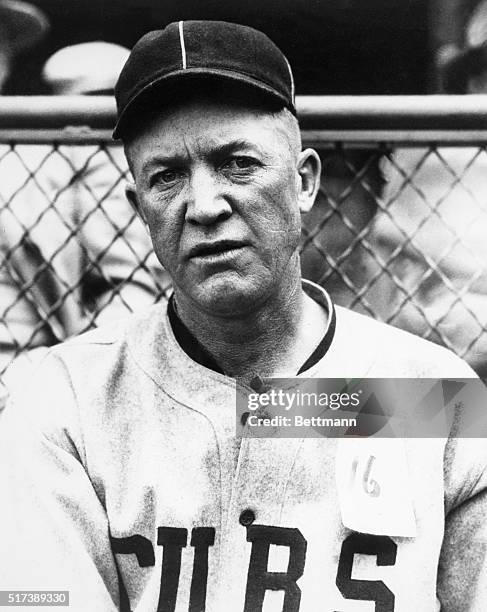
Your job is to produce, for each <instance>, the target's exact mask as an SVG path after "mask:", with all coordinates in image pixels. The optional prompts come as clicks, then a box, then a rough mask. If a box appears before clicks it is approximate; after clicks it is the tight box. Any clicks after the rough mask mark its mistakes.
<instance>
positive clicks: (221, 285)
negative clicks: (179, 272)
mask: <svg viewBox="0 0 487 612" xmlns="http://www.w3.org/2000/svg"><path fill="white" fill-rule="evenodd" d="M263 289H264V288H263V286H262V283H260V282H258V281H257V280H255V279H249V278H245V277H242V276H241V275H239V274H237V273H224V274H214V275H212V276H211V277H210V278H208V279H206V280H205V281H204V282H202V283H200V284H199V285H198V287H197V288H196V290H195V288H193V290H192V292H191V293H192V298H193V301H194V302H196V304H197V305H198V306H199V307H200V308H201V309H202V310H204V311H205V312H207V313H208V314H213V315H216V316H220V317H232V318H235V317H239V316H242V317H244V316H246V315H249V314H251V313H252V312H254V311H255V310H256V309H257V308H258V307H259V306H260V304H261V302H262V298H263V294H264V293H265V291H263Z"/></svg>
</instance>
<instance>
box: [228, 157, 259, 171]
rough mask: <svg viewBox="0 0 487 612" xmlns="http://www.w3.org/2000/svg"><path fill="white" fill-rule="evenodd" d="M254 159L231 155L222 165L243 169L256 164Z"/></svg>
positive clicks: (233, 168)
mask: <svg viewBox="0 0 487 612" xmlns="http://www.w3.org/2000/svg"><path fill="white" fill-rule="evenodd" d="M256 163H257V162H256V160H255V159H253V158H252V157H232V158H231V159H229V160H228V161H226V162H225V163H224V164H223V166H224V167H225V168H230V169H232V170H245V169H246V168H252V167H253V166H255V165H256Z"/></svg>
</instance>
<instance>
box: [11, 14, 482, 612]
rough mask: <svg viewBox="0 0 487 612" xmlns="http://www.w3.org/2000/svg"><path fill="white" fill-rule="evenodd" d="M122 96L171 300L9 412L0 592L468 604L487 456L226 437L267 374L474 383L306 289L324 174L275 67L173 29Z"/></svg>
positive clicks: (311, 606)
mask: <svg viewBox="0 0 487 612" xmlns="http://www.w3.org/2000/svg"><path fill="white" fill-rule="evenodd" d="M116 95H117V102H118V123H117V126H116V129H115V135H116V137H120V138H122V140H123V142H124V146H125V150H126V153H127V156H128V161H129V164H130V167H131V170H132V173H133V177H134V180H135V184H134V185H131V186H129V187H128V190H127V192H128V196H129V198H130V200H131V202H132V203H133V205H134V206H135V207H136V209H137V210H138V211H139V213H140V215H141V217H142V218H143V219H144V221H145V222H146V223H147V225H148V227H149V229H150V233H151V237H152V241H153V244H154V248H155V251H156V254H157V256H158V257H159V259H160V260H161V263H162V264H163V265H164V267H165V268H166V269H167V270H168V272H169V273H170V274H171V276H172V280H173V283H174V297H173V298H172V299H171V301H170V303H169V306H168V307H167V308H166V307H163V306H162V305H158V306H155V307H153V308H152V310H150V311H149V312H147V313H145V314H143V315H140V316H136V317H134V318H132V319H131V320H130V322H128V323H124V324H119V325H117V326H113V327H112V328H107V329H103V330H102V329H99V330H96V331H94V332H90V333H89V334H87V335H84V336H81V337H79V338H76V339H73V340H71V341H70V342H68V343H66V344H64V345H61V346H58V347H54V348H53V349H52V350H51V352H50V355H49V356H48V357H46V358H45V360H44V362H43V364H42V365H41V366H40V368H39V371H38V374H37V376H36V378H35V380H32V381H31V384H30V388H29V390H28V391H27V393H26V394H25V395H24V396H22V397H21V396H20V395H19V396H17V397H16V398H14V401H13V403H12V404H11V405H10V406H9V407H8V408H7V409H6V411H5V412H4V415H3V416H2V421H1V427H0V436H1V440H0V470H1V471H0V480H1V482H0V486H1V490H2V492H3V495H4V500H5V501H4V503H2V505H1V506H0V512H1V513H2V516H1V517H0V519H1V520H0V542H1V543H2V551H1V552H0V555H1V557H0V559H1V560H0V563H1V565H0V584H2V585H5V587H4V588H7V589H24V590H25V589H43V590H59V589H61V590H69V591H70V606H71V609H74V610H90V611H97V610H100V611H102V610H103V611H104V612H108V611H109V610H117V609H118V610H124V611H125V610H139V611H144V612H146V611H152V610H154V611H155V610H158V611H174V610H175V611H177V612H182V611H184V612H186V611H187V610H194V611H195V610H208V611H211V612H222V611H227V610H231V611H236V612H237V611H238V612H240V611H243V610H245V612H259V611H261V610H264V611H266V612H269V611H273V612H277V611H286V612H296V611H298V610H299V611H301V612H315V611H316V610H326V611H333V610H340V611H343V612H352V611H357V610H364V611H365V610H366V609H369V610H371V609H373V608H374V603H375V609H376V610H382V611H386V610H388V611H392V610H394V611H396V612H398V611H401V612H410V610H415V609H417V610H424V611H427V610H438V609H439V605H440V604H439V603H438V602H441V606H442V608H441V609H442V611H443V612H445V611H448V612H453V611H458V610H460V609H461V610H462V611H463V610H478V611H480V610H483V609H484V607H483V606H484V605H485V596H486V589H485V587H486V579H487V575H486V573H485V569H486V568H485V534H484V530H485V527H484V525H485V512H486V507H487V500H486V492H485V485H486V477H487V475H486V474H485V473H484V472H485V466H486V465H487V458H486V454H487V453H486V449H485V448H484V447H485V443H484V441H483V440H479V441H476V440H472V439H471V440H468V443H467V441H464V440H461V439H452V440H450V441H449V442H448V443H447V442H446V440H445V439H442V438H439V439H436V440H427V439H425V440H421V439H419V440H404V441H402V440H393V441H392V443H391V444H390V445H386V446H384V445H381V444H380V442H388V441H386V440H376V441H375V442H373V441H369V440H354V439H349V440H340V441H339V442H337V440H336V439H325V438H320V439H315V438H312V437H305V438H306V439H303V437H299V438H293V439H288V440H282V439H276V438H273V437H269V438H262V439H256V438H253V437H249V436H239V435H236V431H240V430H239V429H238V428H236V424H235V403H236V396H237V393H239V394H240V393H242V392H245V391H249V390H252V388H253V389H254V390H255V389H257V390H262V388H261V387H262V377H264V376H275V375H285V376H291V377H297V378H296V381H297V382H296V384H298V385H299V384H300V382H301V381H302V380H305V379H309V378H320V377H331V378H344V377H345V378H354V379H356V378H358V379H362V378H364V377H366V376H369V377H404V376H409V377H413V378H414V377H418V376H425V377H428V376H430V377H438V376H445V377H446V376H451V377H464V378H469V377H471V376H472V371H471V370H470V369H469V368H468V367H467V366H466V365H465V364H464V363H463V362H461V361H460V360H459V359H457V358H456V357H455V356H453V355H452V354H450V353H449V352H448V351H446V350H445V349H442V348H440V347H438V346H436V345H433V344H429V343H427V342H426V341H423V340H420V339H418V338H416V337H414V336H412V335H409V334H406V333H405V332H402V331H400V330H396V329H392V328H389V327H387V326H385V325H383V324H380V323H377V322H374V321H373V320H371V319H368V318H367V317H363V316H362V315H359V314H355V313H352V312H349V311H347V310H345V309H342V308H337V309H335V308H334V307H333V305H332V303H331V301H330V299H329V298H328V296H327V294H326V293H325V291H324V290H322V289H321V288H320V287H318V286H316V285H313V284H311V283H309V282H304V283H303V284H302V282H301V278H300V265H299V258H298V246H299V237H300V212H305V211H307V210H309V209H310V207H311V206H312V204H313V200H314V198H315V196H316V192H317V189H318V177H319V174H320V163H319V158H318V156H317V154H316V153H315V152H314V151H313V150H311V149H306V150H304V151H302V150H301V146H300V138H299V130H298V124H297V121H296V118H295V112H296V111H295V106H294V87H293V79H292V73H291V71H290V69H289V65H288V63H287V61H286V59H285V57H284V56H283V55H282V54H281V52H280V51H279V49H278V48H277V47H275V46H274V45H273V43H272V42H271V41H270V40H269V39H268V38H267V37H266V36H265V35H263V34H262V33H260V32H257V31H255V30H252V29H250V28H247V27H243V26H239V25H234V24H230V23H222V22H198V21H190V22H179V23H173V24H171V25H169V26H168V27H167V28H166V29H164V30H162V31H157V32H152V33H149V34H147V35H146V36H145V37H144V38H143V39H142V40H141V41H139V43H138V44H137V45H136V46H135V47H134V49H133V51H132V54H131V56H130V58H129V60H128V61H127V63H126V65H125V67H124V69H123V71H122V73H121V76H120V78H119V81H118V85H117V88H116ZM236 379H238V382H237V381H236ZM388 449H389V450H388ZM403 451H404V454H401V453H402V452H403ZM401 457H402V459H401ZM364 461H365V463H366V465H368V468H367V469H366V473H364V472H363V463H364ZM372 464H373V466H374V468H373V469H374V472H373V476H374V478H375V481H374V482H373V483H372V482H371V480H370V478H369V477H370V476H371V473H370V469H371V465H372ZM391 466H393V470H392V469H391ZM335 470H337V477H336V478H335ZM354 474H355V476H357V477H358V478H359V481H360V482H361V479H362V478H363V479H364V480H363V482H364V486H365V485H367V486H366V490H364V489H363V488H361V487H358V488H356V487H355V485H354V482H355V481H354V479H353V477H354ZM408 481H409V482H410V485H408V484H407V483H408ZM369 485H371V486H370V487H369ZM445 513H446V519H445ZM438 568H439V569H438ZM437 598H438V599H437Z"/></svg>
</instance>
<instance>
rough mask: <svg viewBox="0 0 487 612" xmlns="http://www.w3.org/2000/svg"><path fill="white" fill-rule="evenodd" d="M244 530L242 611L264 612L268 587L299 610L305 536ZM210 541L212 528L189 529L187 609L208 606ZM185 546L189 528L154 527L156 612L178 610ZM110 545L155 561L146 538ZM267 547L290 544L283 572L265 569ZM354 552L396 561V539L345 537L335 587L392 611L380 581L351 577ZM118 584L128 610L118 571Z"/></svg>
mask: <svg viewBox="0 0 487 612" xmlns="http://www.w3.org/2000/svg"><path fill="white" fill-rule="evenodd" d="M246 529H247V541H248V542H250V543H251V551H250V561H249V567H248V573H247V586H246V591H245V604H244V609H243V612H262V610H263V605H264V597H265V593H266V591H283V592H284V600H283V607H282V612H299V607H300V601H301V589H300V588H299V585H298V580H299V578H301V576H302V575H303V573H304V569H305V562H306V548H307V542H306V539H305V538H304V537H303V535H302V533H301V532H300V531H299V529H292V528H288V527H274V526H270V525H250V526H248V527H246ZM214 542H215V529H214V528H213V527H195V528H194V529H193V530H192V532H191V540H190V546H192V547H193V548H194V562H193V575H192V579H191V590H190V600H189V608H188V612H205V610H206V587H207V580H208V552H209V548H210V547H211V546H213V544H214ZM187 544H188V530H187V529H184V528H181V527H158V529H157V545H158V546H162V547H163V555H162V569H161V587H160V592H159V602H158V605H157V612H174V611H175V609H176V602H177V593H178V585H179V575H180V571H181V555H182V549H183V548H185V547H186V546H187ZM111 545H112V550H113V553H114V554H115V555H130V554H133V555H135V556H136V559H137V562H138V564H139V566H140V567H151V566H154V565H155V554H154V547H153V545H152V543H151V541H150V540H148V539H147V538H145V537H144V536H141V535H133V536H128V537H125V538H114V537H112V538H111ZM271 545H275V546H286V547H288V548H289V562H288V567H287V571H286V572H270V571H268V561H269V551H270V547H271ZM355 554H362V555H371V556H375V557H377V566H378V567H380V566H386V565H395V563H396V554H397V545H396V544H395V542H394V541H393V540H391V538H388V537H386V536H373V535H366V534H359V533H352V534H351V535H349V536H348V537H347V538H346V539H345V540H344V541H343V544H342V548H341V552H340V559H339V562H338V568H337V576H336V586H337V587H338V589H339V590H340V592H341V594H342V596H343V597H344V598H345V599H351V600H356V601H374V602H375V611H376V612H394V594H393V593H392V592H391V591H390V589H389V588H388V587H387V586H386V585H385V584H384V583H383V582H382V581H381V580H356V579H353V578H352V570H353V563H354V555H355ZM119 582H120V610H121V612H131V609H130V601H129V597H128V594H127V592H126V589H125V587H124V585H123V580H122V577H121V576H120V575H119ZM330 612H335V611H330ZM336 612H338V611H336Z"/></svg>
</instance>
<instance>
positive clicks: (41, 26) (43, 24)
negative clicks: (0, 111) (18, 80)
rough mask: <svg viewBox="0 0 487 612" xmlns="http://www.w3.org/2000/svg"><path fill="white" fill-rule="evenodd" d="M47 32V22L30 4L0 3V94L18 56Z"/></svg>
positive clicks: (11, 0)
mask: <svg viewBox="0 0 487 612" xmlns="http://www.w3.org/2000/svg"><path fill="white" fill-rule="evenodd" d="M48 30H49V21H48V19H47V17H46V16H45V15H44V13H43V12H42V11H41V10H40V9H38V8H37V7H36V6H34V5H33V4H29V3H27V2H21V1H20V0H0V92H3V90H4V86H5V83H6V81H7V79H8V78H9V76H10V74H11V72H12V68H13V64H14V62H15V60H16V58H17V57H18V56H19V54H21V53H23V52H25V51H27V50H29V49H31V48H32V47H35V46H36V45H37V44H38V43H40V42H41V40H42V39H43V38H44V37H45V35H46V34H47V32H48Z"/></svg>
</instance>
